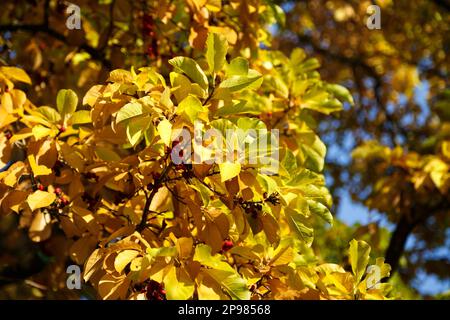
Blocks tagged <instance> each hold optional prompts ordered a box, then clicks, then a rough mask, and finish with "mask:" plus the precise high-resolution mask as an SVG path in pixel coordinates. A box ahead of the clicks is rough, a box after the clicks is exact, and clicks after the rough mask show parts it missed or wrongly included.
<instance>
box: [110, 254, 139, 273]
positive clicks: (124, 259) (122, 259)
mask: <svg viewBox="0 0 450 320" xmlns="http://www.w3.org/2000/svg"><path fill="white" fill-rule="evenodd" d="M138 255H139V252H138V251H136V250H125V251H122V252H120V253H119V254H118V255H117V257H116V259H115V260H114V268H115V269H116V271H117V272H119V273H121V272H122V271H123V269H125V267H126V266H127V265H128V264H129V263H130V262H131V260H133V259H134V258H136V257H137V256H138Z"/></svg>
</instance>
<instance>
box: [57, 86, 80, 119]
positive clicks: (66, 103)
mask: <svg viewBox="0 0 450 320" xmlns="http://www.w3.org/2000/svg"><path fill="white" fill-rule="evenodd" d="M77 104H78V97H77V94H76V93H75V92H74V91H73V90H70V89H61V90H59V91H58V95H57V97H56V107H57V109H58V111H59V113H60V114H61V116H62V117H63V118H64V117H65V115H68V114H72V113H74V112H75V110H76V109H77Z"/></svg>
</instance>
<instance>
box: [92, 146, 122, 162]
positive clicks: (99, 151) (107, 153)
mask: <svg viewBox="0 0 450 320" xmlns="http://www.w3.org/2000/svg"><path fill="white" fill-rule="evenodd" d="M95 154H96V155H97V157H99V158H100V159H102V160H104V161H119V160H120V159H121V158H120V156H119V155H118V154H117V153H116V152H115V151H114V150H112V149H109V148H107V147H96V148H95Z"/></svg>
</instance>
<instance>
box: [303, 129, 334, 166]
mask: <svg viewBox="0 0 450 320" xmlns="http://www.w3.org/2000/svg"><path fill="white" fill-rule="evenodd" d="M303 138H305V139H306V141H305V143H301V144H300V149H301V150H302V152H303V153H304V154H305V156H306V163H305V165H306V167H307V168H310V169H312V170H314V171H316V172H320V171H322V170H323V166H324V164H325V155H326V153H327V147H326V146H325V144H324V143H323V142H322V140H320V138H319V137H318V136H317V135H315V134H314V135H311V134H309V133H306V134H304V135H303Z"/></svg>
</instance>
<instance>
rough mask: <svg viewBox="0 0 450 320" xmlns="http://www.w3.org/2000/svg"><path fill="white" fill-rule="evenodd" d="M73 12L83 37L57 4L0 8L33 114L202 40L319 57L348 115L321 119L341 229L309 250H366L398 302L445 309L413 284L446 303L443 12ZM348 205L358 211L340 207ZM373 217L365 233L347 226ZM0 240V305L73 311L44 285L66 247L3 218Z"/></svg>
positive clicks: (298, 4) (85, 5)
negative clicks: (39, 304) (219, 36)
mask: <svg viewBox="0 0 450 320" xmlns="http://www.w3.org/2000/svg"><path fill="white" fill-rule="evenodd" d="M71 2H72V3H75V4H77V5H78V6H79V7H80V8H81V14H82V29H81V30H69V29H67V28H66V26H65V23H66V19H67V17H68V14H67V13H66V8H67V6H68V5H69V3H68V2H66V1H60V0H41V1H39V0H28V1H25V0H15V1H10V0H5V1H2V10H1V12H0V64H2V65H14V66H19V67H22V68H24V69H25V70H26V72H27V73H28V74H29V75H30V76H31V78H32V83H33V86H34V87H33V88H32V89H31V90H27V88H24V91H25V92H26V93H27V96H28V97H29V99H30V100H31V101H34V102H35V103H36V104H38V105H46V104H52V103H54V101H53V99H54V97H55V96H56V93H57V91H58V90H59V89H61V88H73V89H74V90H76V91H77V93H78V95H79V96H83V95H84V93H85V92H86V91H87V90H88V89H89V88H90V87H91V86H92V85H93V84H96V83H99V82H104V81H105V79H106V78H107V75H108V72H109V71H110V70H112V69H115V68H123V69H128V68H130V67H131V66H134V67H135V68H136V69H137V68H138V67H141V66H156V67H158V68H159V69H160V70H161V71H162V73H164V72H166V73H167V71H168V70H169V66H168V65H167V60H168V59H169V58H172V57H173V56H176V55H185V56H191V57H194V58H195V57H197V56H198V55H200V54H201V52H202V50H203V48H204V42H205V40H206V36H207V33H208V32H209V31H213V32H218V33H223V34H224V35H226V36H227V39H228V41H229V42H230V43H231V44H233V50H232V51H231V52H230V53H229V55H230V57H229V58H232V57H234V56H236V55H244V56H245V57H247V58H249V59H258V57H259V56H260V53H259V52H260V49H277V50H281V51H283V52H285V53H287V54H289V52H291V51H292V49H294V48H296V47H301V48H304V49H305V50H306V52H307V53H308V54H309V55H311V56H313V57H316V58H317V59H318V60H319V62H320V64H321V68H320V74H321V76H322V78H323V79H324V80H326V81H329V82H332V83H340V84H342V85H344V86H345V87H347V88H349V89H350V90H351V92H352V94H353V97H354V100H355V106H352V107H351V106H350V105H346V108H345V110H344V111H343V112H341V113H339V114H337V115H335V116H334V117H327V118H326V119H325V118H324V119H321V117H320V116H319V115H317V119H316V120H317V123H318V129H319V133H320V136H321V137H322V139H323V140H324V142H325V143H326V144H327V147H328V155H327V162H326V168H325V171H326V175H327V184H328V186H329V188H330V189H331V191H332V193H333V197H334V202H335V210H334V212H335V214H336V215H337V218H338V219H340V220H337V221H336V223H335V225H334V226H333V227H332V228H330V229H321V230H320V234H318V235H317V236H316V240H315V242H314V244H313V246H314V249H315V250H316V251H317V253H318V255H319V256H321V257H323V260H324V261H325V260H326V261H330V262H337V263H340V262H344V263H345V259H346V258H345V256H346V255H345V252H346V249H347V245H348V241H349V240H350V239H352V238H353V237H355V238H357V239H362V240H365V241H367V242H368V243H370V245H371V246H372V250H373V251H374V253H375V254H376V255H378V256H386V259H387V263H390V264H391V265H392V267H393V270H394V276H393V277H391V279H390V281H391V282H393V283H394V287H395V288H396V290H397V291H398V292H397V295H398V296H399V297H401V298H412V299H417V298H436V299H446V298H448V297H449V291H443V292H438V291H437V290H432V291H433V295H430V294H424V293H423V292H424V291H423V290H421V289H422V288H421V287H420V283H419V284H417V279H418V275H419V274H423V273H425V274H427V275H430V276H433V277H435V278H436V279H439V282H440V283H441V284H443V287H444V288H445V287H446V288H447V290H448V287H449V281H450V280H449V276H450V273H449V270H450V266H449V259H450V258H449V257H450V255H449V248H450V239H449V236H450V233H449V231H448V226H449V219H450V215H449V212H450V206H449V200H450V193H449V190H448V189H449V185H450V179H449V177H450V174H449V170H448V168H449V165H450V125H449V122H450V89H449V79H448V75H449V66H450V63H449V62H450V60H449V52H448V51H449V46H450V17H449V10H450V3H449V1H447V0H442V1H439V0H398V1H390V0H380V1H365V0H363V1H358V0H354V1H351V0H349V1H344V0H342V1H340V0H335V1H324V0H314V1H275V0H242V1H240V0H222V1H221V0H158V1H153V0H139V1H131V0H97V1H87V0H86V1H84V0H80V1H75V0H73V1H71ZM373 4H376V5H378V6H380V8H381V29H379V30H369V29H368V28H367V27H366V21H367V18H368V16H369V14H368V12H367V8H368V6H370V5H373ZM191 47H192V48H193V49H191ZM349 195H350V196H351V198H352V201H353V202H354V203H360V204H362V205H363V206H365V208H367V209H361V208H364V207H361V206H355V205H351V206H348V205H347V206H343V205H341V204H340V199H345V198H348V196H349ZM369 211H370V212H371V214H370V221H368V223H367V224H363V225H361V224H349V223H348V221H349V220H348V219H347V217H348V216H355V215H367V212H369ZM0 234H1V235H0V286H1V287H0V298H20V297H35V298H43V297H45V298H50V299H52V298H76V296H74V293H73V292H70V290H65V289H64V287H65V286H64V284H65V281H64V280H62V279H63V278H64V277H65V276H66V274H65V269H64V268H62V267H60V268H59V271H58V272H54V271H53V272H48V270H55V268H52V267H51V265H52V264H58V261H56V260H57V259H63V260H64V261H65V260H66V258H67V257H66V256H67V248H65V247H64V242H63V241H58V238H57V237H52V238H51V241H49V242H44V243H40V244H36V243H32V242H31V241H30V240H28V238H27V236H26V235H24V234H23V233H22V231H21V230H20V229H17V221H16V219H15V218H14V217H13V216H7V217H1V222H0ZM36 253H37V254H36ZM58 253H59V255H58ZM6 265H8V267H7V268H6V267H3V266H6ZM58 265H61V261H60V262H59V264H58ZM46 270H47V272H46ZM31 276H33V277H31ZM30 277H31V278H30ZM45 277H53V278H57V277H61V281H53V283H60V285H59V287H58V286H56V287H54V288H42V286H41V285H40V284H39V283H41V282H40V279H41V280H42V279H44V278H45ZM31 279H32V280H31ZM64 279H65V278H64ZM42 283H47V281H42ZM83 292H84V293H83V294H84V296H86V297H89V296H90V295H91V294H92V293H91V292H90V289H89V288H88V287H86V288H85V290H84V291H83Z"/></svg>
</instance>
